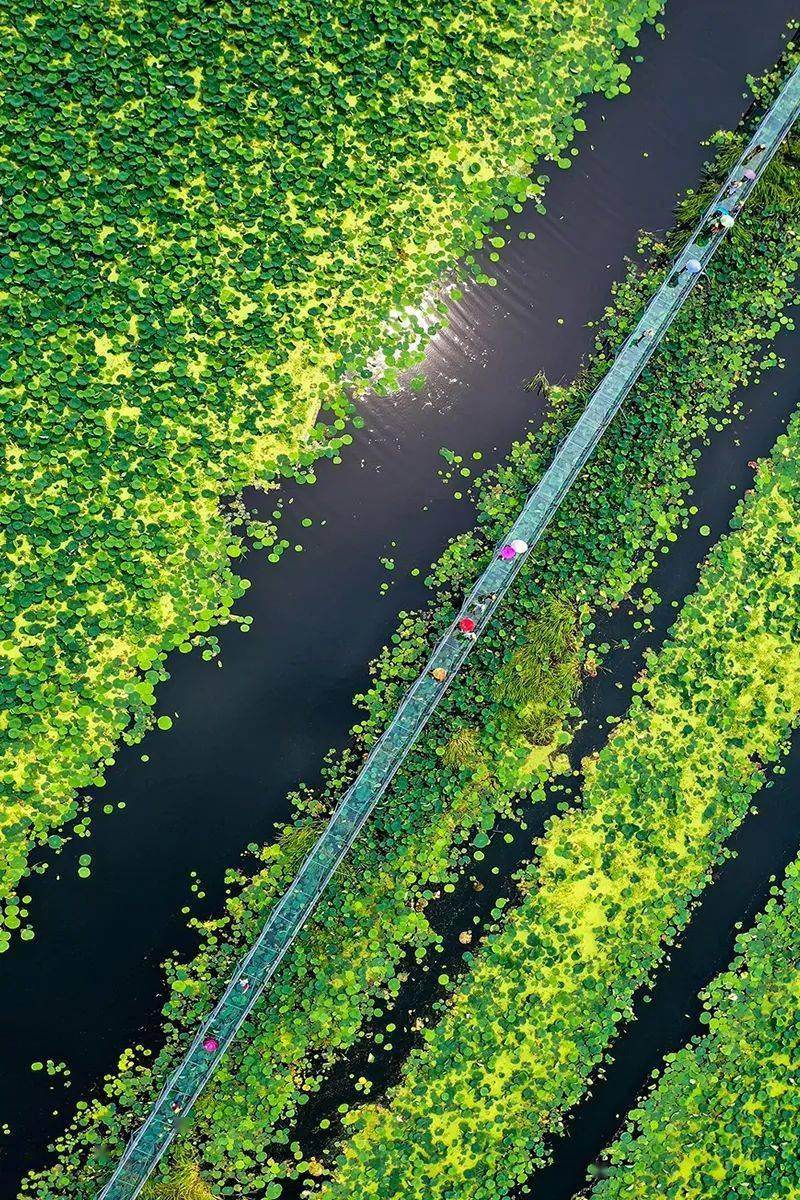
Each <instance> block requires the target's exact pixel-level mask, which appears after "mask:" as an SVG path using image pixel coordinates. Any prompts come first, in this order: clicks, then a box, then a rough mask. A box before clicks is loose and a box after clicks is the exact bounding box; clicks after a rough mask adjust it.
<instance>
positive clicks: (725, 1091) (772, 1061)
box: [592, 861, 800, 1200]
mask: <svg viewBox="0 0 800 1200" xmlns="http://www.w3.org/2000/svg"><path fill="white" fill-rule="evenodd" d="M772 892H773V895H772V897H771V898H770V900H769V901H768V903H767V906H766V909H765V910H764V912H763V913H762V914H761V916H760V917H759V919H758V921H757V922H756V925H755V927H754V928H753V929H752V930H749V931H748V932H747V933H742V934H740V935H739V937H738V938H737V941H736V956H735V958H734V960H733V962H732V963H731V965H730V967H729V968H728V969H727V970H726V971H725V972H723V973H722V974H721V975H718V976H717V978H716V979H715V980H714V981H713V983H711V984H710V985H709V987H708V988H707V989H706V991H705V992H704V993H703V1001H704V1012H703V1013H702V1015H701V1018H700V1019H701V1021H702V1022H703V1024H704V1025H707V1026H708V1033H707V1034H706V1035H705V1036H703V1037H695V1038H693V1039H692V1041H691V1042H690V1043H689V1044H688V1045H687V1046H685V1047H684V1048H683V1049H682V1050H680V1051H678V1053H676V1054H669V1055H667V1057H666V1066H665V1068H664V1071H663V1074H662V1077H661V1078H660V1080H659V1081H658V1083H657V1084H654V1089H653V1091H652V1092H651V1093H650V1094H649V1095H648V1096H647V1097H645V1098H644V1099H643V1100H641V1101H640V1102H639V1104H638V1105H637V1106H636V1108H635V1109H634V1110H633V1111H632V1112H631V1113H630V1114H629V1117H628V1124H627V1127H626V1129H625V1130H624V1131H623V1132H622V1134H621V1135H620V1136H619V1138H618V1139H617V1141H616V1142H615V1143H614V1144H613V1146H612V1148H611V1150H610V1159H611V1162H612V1164H613V1167H612V1173H611V1175H610V1177H609V1178H608V1179H606V1180H604V1181H603V1182H602V1183H600V1184H599V1185H598V1186H597V1188H596V1190H595V1191H594V1192H593V1193H592V1200H639V1198H640V1197H641V1196H647V1195H658V1196H660V1197H663V1200H708V1198H709V1197H711V1196H721V1197H722V1196H724V1197H725V1198H726V1200H739V1198H740V1197H742V1198H743V1200H744V1198H745V1197H746V1198H747V1200H791V1198H792V1197H794V1196H797V1194H798V1191H799V1190H800V1154H798V1142H797V1130H798V1129H800V1087H798V1075H799V1074H800V1021H798V1011H799V1010H800V965H799V964H798V946H800V861H795V862H794V863H793V864H792V865H791V866H790V868H789V870H788V872H787V874H786V878H785V879H784V882H783V888H782V889H780V888H778V887H774V888H773V889H772Z"/></svg>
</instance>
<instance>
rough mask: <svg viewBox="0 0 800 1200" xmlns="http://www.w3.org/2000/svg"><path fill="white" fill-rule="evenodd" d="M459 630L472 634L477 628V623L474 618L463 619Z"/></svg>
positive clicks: (459, 624)
mask: <svg viewBox="0 0 800 1200" xmlns="http://www.w3.org/2000/svg"><path fill="white" fill-rule="evenodd" d="M458 628H459V629H460V630H461V632H462V633H472V631H473V629H474V628H475V622H474V621H473V619H472V617H462V618H461V620H460V621H459V622H458Z"/></svg>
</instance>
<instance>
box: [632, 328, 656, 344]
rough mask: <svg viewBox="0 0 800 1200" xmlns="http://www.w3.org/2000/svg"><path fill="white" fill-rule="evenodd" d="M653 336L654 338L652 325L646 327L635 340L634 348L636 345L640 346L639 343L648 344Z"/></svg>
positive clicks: (654, 333)
mask: <svg viewBox="0 0 800 1200" xmlns="http://www.w3.org/2000/svg"><path fill="white" fill-rule="evenodd" d="M655 336H656V331H655V329H653V326H652V325H648V327H647V329H643V330H642V332H641V333H640V334H639V336H638V337H637V338H636V340H635V342H634V343H633V344H634V346H638V345H640V343H641V342H645V341H647V342H649V341H650V340H651V339H652V338H654V337H655Z"/></svg>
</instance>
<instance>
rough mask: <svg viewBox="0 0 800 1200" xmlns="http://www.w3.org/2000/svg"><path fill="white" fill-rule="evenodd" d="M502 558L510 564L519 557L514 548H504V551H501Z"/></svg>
mask: <svg viewBox="0 0 800 1200" xmlns="http://www.w3.org/2000/svg"><path fill="white" fill-rule="evenodd" d="M500 557H501V558H504V559H505V560H506V562H510V561H511V559H512V558H516V557H517V552H516V550H515V549H514V547H513V546H503V549H502V550H501V551H500Z"/></svg>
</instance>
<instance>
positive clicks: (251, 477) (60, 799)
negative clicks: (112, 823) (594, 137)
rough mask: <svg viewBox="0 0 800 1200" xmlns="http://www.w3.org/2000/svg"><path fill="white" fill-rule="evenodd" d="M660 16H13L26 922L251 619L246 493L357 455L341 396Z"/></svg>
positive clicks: (525, 187)
mask: <svg viewBox="0 0 800 1200" xmlns="http://www.w3.org/2000/svg"><path fill="white" fill-rule="evenodd" d="M658 7H659V0H568V2H567V3H563V2H562V0H535V3H531V4H525V5H509V4H507V3H505V0H478V3H476V4H473V5H471V6H470V8H469V11H468V12H465V10H464V7H463V5H461V4H459V3H457V2H456V0H446V2H445V3H444V4H441V5H438V6H437V12H436V17H435V19H434V17H433V16H431V15H430V14H429V11H428V8H427V7H426V6H425V5H423V4H419V3H409V4H397V3H395V2H394V0H375V2H374V3H370V4H369V5H368V6H366V7H362V8H361V9H353V8H352V7H349V6H342V8H340V9H336V8H335V6H334V7H331V6H330V5H329V4H323V3H318V2H316V0H292V3H290V4H289V5H288V6H287V5H285V4H276V3H274V2H272V0H267V2H265V3H257V4H255V5H245V6H242V5H241V4H232V3H227V2H223V3H221V4H217V5H209V4H207V3H205V0H177V2H173V0H155V2H154V3H152V4H147V5H145V6H142V5H141V4H138V3H133V2H132V0H97V2H95V0H92V2H91V3H88V2H85V0H78V2H77V3H75V4H67V5H65V4H63V3H61V0H41V2H40V0H20V3H18V4H15V5H14V6H13V11H10V10H9V11H8V12H6V13H5V14H4V16H3V17H2V18H0V59H1V61H2V66H3V79H4V83H3V89H2V94H0V106H1V107H2V111H1V112H0V150H1V151H2V153H0V161H2V166H1V167H0V227H1V230H0V247H1V248H0V280H1V282H0V394H1V395H2V411H3V421H4V425H3V442H4V447H5V468H6V469H5V471H4V473H3V478H2V483H0V504H1V505H2V511H3V521H2V528H3V533H2V535H0V536H2V542H0V550H1V551H2V556H3V580H4V586H3V590H2V595H0V656H2V658H1V659H0V714H2V715H0V736H2V744H0V787H2V793H3V804H2V816H1V817H0V838H2V844H1V845H0V854H1V855H2V858H1V859H0V901H13V896H14V892H15V889H16V887H17V885H18V884H19V882H20V880H21V879H22V878H23V876H24V875H25V873H26V871H27V869H28V858H29V853H30V850H31V847H32V846H34V845H37V844H41V843H42V842H44V841H45V840H46V839H47V837H48V834H49V833H50V832H51V830H53V828H54V827H57V826H59V825H61V824H63V823H64V822H68V821H70V820H72V819H73V818H74V817H75V816H76V815H77V813H78V811H79V808H78V805H77V802H76V796H77V795H78V794H79V793H81V792H82V791H83V790H85V789H89V788H92V787H97V786H101V785H102V783H103V779H104V774H105V771H106V769H107V767H108V766H110V765H111V763H112V762H113V756H114V749H115V746H116V744H117V742H118V740H119V738H120V736H121V735H124V736H125V738H126V740H128V741H135V740H136V739H137V738H138V737H140V736H141V733H142V731H143V730H144V729H145V728H146V727H147V725H148V724H149V723H150V722H151V720H152V717H151V711H152V707H153V705H154V703H155V689H156V688H157V685H158V683H159V682H160V681H161V680H163V679H164V678H165V675H166V666H165V658H166V655H167V653H168V652H169V651H171V650H174V649H176V648H180V649H183V650H188V649H190V648H191V647H192V645H194V644H196V643H198V642H200V643H202V642H204V641H205V640H206V639H207V638H208V636H209V633H210V631H211V630H213V628H214V627H215V626H216V625H218V624H219V623H220V622H222V621H225V620H227V619H231V616H230V614H231V609H232V606H233V605H234V604H235V602H236V601H237V600H238V599H240V598H241V596H242V595H243V593H244V591H245V588H246V586H247V585H246V582H245V581H244V580H243V579H241V578H240V577H239V576H238V575H237V574H236V573H235V572H234V570H233V568H232V562H231V560H232V559H233V560H235V559H236V558H237V557H238V556H239V555H240V553H241V550H242V545H243V543H242V538H241V536H240V535H241V532H242V531H241V528H239V527H238V526H236V525H235V524H234V523H233V521H232V520H231V519H230V518H229V516H226V514H225V511H223V509H222V507H221V504H220V500H221V498H222V497H224V496H230V495H235V494H237V493H238V492H240V491H241V490H242V489H243V488H244V487H245V486H247V485H250V484H254V483H255V484H262V485H269V484H270V483H271V482H273V481H274V480H276V479H277V478H279V477H280V476H285V475H287V474H294V475H296V476H297V477H299V478H301V479H312V478H313V472H312V470H311V468H312V464H313V463H314V461H315V459H317V458H318V457H319V456H320V455H323V454H324V455H330V456H333V457H336V456H337V455H338V452H339V450H340V449H341V448H342V446H344V445H346V444H347V443H349V442H350V441H351V440H352V438H351V434H350V433H349V432H347V415H348V412H349V411H350V401H349V400H348V398H347V394H346V391H345V389H344V388H343V387H342V380H343V379H350V380H351V381H352V383H353V386H354V388H355V389H356V391H357V390H358V389H359V388H360V387H363V386H364V385H365V383H366V382H367V381H368V380H369V379H370V378H371V374H372V372H371V369H370V368H369V366H368V363H369V361H370V359H371V357H372V356H373V355H374V354H375V353H376V352H377V351H382V353H383V356H384V359H385V360H386V362H387V379H388V382H391V372H392V371H393V370H396V369H397V368H398V367H400V366H403V365H405V364H407V363H409V362H411V361H414V358H415V354H416V356H417V357H418V356H419V350H417V351H415V353H414V354H412V353H411V349H410V348H411V346H412V345H414V344H418V343H419V340H420V334H421V332H422V329H423V327H424V328H428V326H429V322H428V320H427V319H426V320H425V321H423V320H422V318H419V319H417V318H415V317H414V316H413V315H409V314H410V313H411V314H413V311H414V309H415V306H417V307H418V306H419V305H420V304H421V302H422V300H423V297H424V295H425V293H426V291H428V290H429V289H430V288H431V285H433V284H434V283H435V281H436V280H437V279H438V278H439V277H440V275H441V272H442V269H443V267H445V266H450V265H452V263H453V262H454V261H455V260H456V259H457V258H458V257H459V255H461V254H462V253H463V252H464V251H465V250H467V249H470V248H472V247H474V246H475V245H476V244H478V243H480V242H481V240H482V237H483V233H484V231H488V223H489V221H490V220H491V219H492V217H493V215H494V214H495V213H496V212H497V211H498V208H499V207H500V206H502V205H504V204H516V205H518V204H519V203H520V202H521V201H522V200H523V199H524V198H525V197H526V196H528V195H529V194H532V193H534V194H538V193H539V192H540V191H541V188H542V186H543V185H542V183H541V182H537V180H535V179H531V178H530V177H529V176H530V169H531V165H532V164H533V163H535V162H539V161H540V160H542V159H543V158H544V157H546V156H553V157H555V158H556V159H561V158H563V156H564V155H566V153H567V151H566V149H565V147H566V146H567V144H568V142H569V139H570V136H571V133H572V130H573V120H574V118H575V115H576V112H577V101H578V99H579V97H580V96H581V95H582V94H584V93H587V92H591V91H594V90H598V89H599V90H602V91H604V92H606V93H607V94H609V95H613V94H615V93H617V92H619V91H623V90H627V88H628V85H627V83H626V82H625V80H626V77H627V75H628V74H629V71H630V68H629V67H628V66H627V65H626V64H625V63H622V62H620V61H619V49H620V47H622V46H623V45H633V44H635V42H636V29H637V28H638V26H639V25H640V24H641V23H642V21H644V20H645V19H647V18H648V17H652V16H653V15H654V14H655V13H656V11H657V10H658ZM532 63H535V64H536V69H535V70H533V69H531V64H532ZM565 161H568V159H567V160H565ZM436 315H437V314H436V313H434V316H436ZM323 410H324V412H323ZM321 413H322V419H320V420H317V418H318V415H320V414H321ZM276 556H277V553H276ZM8 934H9V926H8V924H7V923H6V924H5V925H0V949H2V948H3V947H4V945H5V944H6V943H7V941H8Z"/></svg>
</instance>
